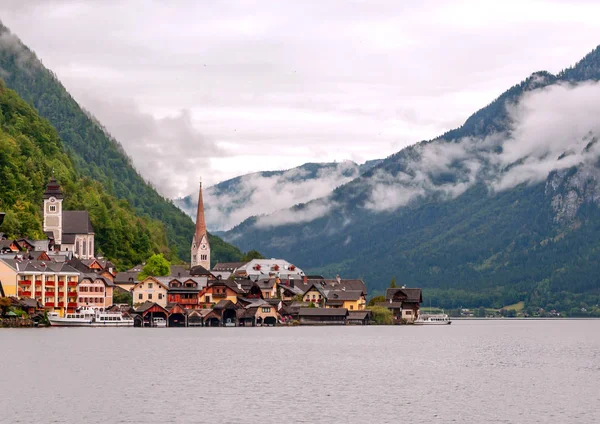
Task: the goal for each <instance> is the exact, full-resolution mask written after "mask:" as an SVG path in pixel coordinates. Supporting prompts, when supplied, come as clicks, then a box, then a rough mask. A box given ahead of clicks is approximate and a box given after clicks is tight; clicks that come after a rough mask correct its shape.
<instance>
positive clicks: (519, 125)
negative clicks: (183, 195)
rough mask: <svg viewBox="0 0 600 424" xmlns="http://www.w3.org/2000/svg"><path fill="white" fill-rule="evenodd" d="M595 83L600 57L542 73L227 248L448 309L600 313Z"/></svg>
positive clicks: (248, 230)
mask: <svg viewBox="0 0 600 424" xmlns="http://www.w3.org/2000/svg"><path fill="white" fill-rule="evenodd" d="M599 79H600V48H598V49H595V50H594V51H593V52H592V53H590V54H589V55H587V56H586V57H585V58H584V59H582V60H581V61H580V62H578V63H577V65H576V66H574V67H572V68H568V69H565V70H564V71H563V72H561V73H559V74H558V75H552V74H550V73H548V72H536V73H533V74H531V76H530V77H528V78H527V79H525V80H524V81H523V82H521V83H519V84H517V85H515V86H513V87H511V88H510V89H508V90H507V91H505V92H504V93H503V94H502V95H500V96H499V97H498V98H497V99H496V100H494V101H493V102H492V103H490V104H489V105H488V106H486V107H485V108H483V109H481V110H479V111H477V112H476V113H474V114H473V115H472V116H471V117H470V118H469V119H467V120H466V121H465V123H464V125H462V126H461V127H459V128H456V129H454V130H451V131H448V132H447V133H445V134H443V135H442V136H440V137H438V138H436V139H433V140H430V141H422V142H420V143H417V144H414V145H411V146H409V147H407V148H405V149H402V150H401V151H399V152H398V153H396V154H394V155H391V156H389V157H388V158H386V159H385V160H383V161H382V162H381V163H380V164H378V165H376V166H374V167H373V168H371V169H370V170H368V171H366V172H364V173H363V174H362V175H361V176H359V177H357V178H356V179H354V180H352V181H349V182H348V183H346V184H344V185H341V186H340V187H338V188H336V189H334V190H333V191H332V192H331V193H329V194H328V195H326V196H323V197H321V198H319V199H315V200H312V201H310V202H307V203H305V204H300V205H295V206H294V207H291V208H289V209H286V210H278V211H276V212H274V213H272V214H269V215H261V216H257V217H253V218H250V219H248V220H246V221H245V222H243V223H242V224H240V225H238V226H237V227H235V228H233V229H232V230H231V231H228V232H227V233H225V234H224V237H225V239H226V240H229V241H231V242H234V243H236V244H237V245H239V246H240V247H242V248H245V247H246V246H249V245H250V244H252V245H253V246H255V247H258V248H259V250H261V252H263V253H264V254H266V255H272V254H275V252H277V253H278V254H280V255H283V256H285V257H286V258H289V259H290V260H292V261H294V262H295V263H303V264H305V268H306V269H307V270H309V271H310V272H321V273H324V274H326V275H330V274H335V273H339V274H344V275H360V276H363V277H364V278H365V279H367V281H368V282H369V284H371V287H375V288H383V287H385V286H386V284H387V282H386V280H388V278H389V276H390V275H396V276H398V277H399V280H400V281H405V282H406V283H407V284H410V285H419V286H422V287H426V288H430V289H431V290H433V292H430V293H438V294H439V298H438V299H437V300H438V301H439V302H440V303H441V304H446V305H452V300H451V299H452V297H453V296H455V295H456V293H457V292H460V293H461V294H460V299H462V300H460V301H461V302H464V303H469V304H475V305H477V304H485V305H491V304H496V305H498V304H500V305H502V304H507V303H506V302H512V301H519V300H528V301H530V302H531V303H532V304H540V305H542V304H544V305H547V304H552V302H562V301H561V300H560V299H559V298H560V295H559V293H560V292H561V290H563V291H566V292H568V293H572V295H571V294H570V295H569V296H571V297H570V299H571V300H570V301H569V302H571V301H573V299H576V298H577V299H587V300H588V301H594V302H595V300H591V299H592V298H588V296H595V294H593V292H594V290H597V285H596V284H597V283H598V284H600V281H599V278H598V277H596V276H595V273H596V272H597V271H599V272H600V270H596V268H597V266H596V265H595V264H596V261H595V260H592V259H591V258H593V257H594V255H595V253H594V252H595V251H596V246H597V240H598V236H599V235H600V209H599V204H600V169H599V159H600V150H599V149H600V147H599V145H598V143H597V140H598V136H599V135H600V121H599V120H598V119H597V116H598V113H599V112H600V83H599V82H598V80H599ZM576 275H577V276H578V277H576ZM388 281H389V280H388ZM436 296H437V295H436ZM534 297H535V299H534ZM465 299H467V300H465ZM454 306H456V305H454Z"/></svg>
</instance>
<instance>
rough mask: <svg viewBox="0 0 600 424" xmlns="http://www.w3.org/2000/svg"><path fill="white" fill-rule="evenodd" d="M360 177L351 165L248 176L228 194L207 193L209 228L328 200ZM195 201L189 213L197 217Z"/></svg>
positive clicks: (216, 189)
mask: <svg viewBox="0 0 600 424" xmlns="http://www.w3.org/2000/svg"><path fill="white" fill-rule="evenodd" d="M315 169H316V171H315ZM358 175H359V166H358V165H357V164H355V163H353V162H350V161H344V162H339V163H327V164H313V165H311V166H310V167H309V166H304V167H299V168H292V169H289V170H286V171H278V172H271V173H265V174H263V173H253V174H248V175H244V176H242V177H240V178H239V179H236V180H234V181H235V182H234V183H228V182H225V183H224V184H225V185H226V186H227V187H228V188H227V189H226V190H222V189H219V187H221V186H219V187H209V188H208V189H205V190H204V193H203V200H204V205H205V215H206V221H207V225H208V227H209V228H210V229H214V230H217V229H218V230H228V229H230V228H232V227H234V226H235V225H237V224H239V223H240V222H242V221H244V220H245V219H247V218H249V217H251V216H256V215H268V214H271V213H273V212H276V211H279V210H282V209H286V208H290V207H292V206H294V205H297V204H301V203H306V202H309V201H310V200H313V199H318V198H321V197H324V196H327V195H329V194H330V193H331V192H332V191H333V190H334V189H335V188H336V187H338V186H340V185H342V184H345V183H347V182H349V181H351V180H353V179H354V178H356V177H358ZM192 199H193V201H192V202H191V207H190V208H189V210H187V212H188V213H189V214H190V215H192V216H193V215H194V214H195V212H196V204H197V199H198V197H197V195H195V196H194V197H193V198H192ZM317 210H321V211H322V210H324V208H321V207H320V208H315V209H312V212H311V213H314V212H316V211H317ZM298 214H299V215H301V216H302V217H306V216H310V213H307V212H306V211H300V212H298ZM303 219H304V218H303ZM277 222H283V221H282V220H279V221H277ZM270 225H274V224H272V223H271V224H270Z"/></svg>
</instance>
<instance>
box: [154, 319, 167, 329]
mask: <svg viewBox="0 0 600 424" xmlns="http://www.w3.org/2000/svg"><path fill="white" fill-rule="evenodd" d="M166 326H167V321H166V320H165V319H164V318H154V319H153V320H152V327H158V328H164V327H166Z"/></svg>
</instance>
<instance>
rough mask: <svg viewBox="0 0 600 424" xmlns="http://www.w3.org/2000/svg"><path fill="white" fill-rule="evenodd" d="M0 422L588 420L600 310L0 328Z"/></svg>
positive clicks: (597, 371) (598, 358) (594, 412)
mask: <svg viewBox="0 0 600 424" xmlns="http://www.w3.org/2000/svg"><path fill="white" fill-rule="evenodd" d="M0 343H1V346H2V351H3V355H2V356H3V364H2V373H1V377H0V394H1V395H0V411H2V412H1V413H0V414H1V415H0V422H19V423H31V422H44V423H45V422H57V423H63V422H66V423H120V422H123V423H163V422H165V423H183V422H185V423H188V422H215V423H238V422H246V423H258V422H260V423H282V422H283V423H296V422H298V423H300V422H305V423H314V422H327V423H345V422H347V423H369V422H373V423H387V422H389V423H397V422H401V421H404V420H412V421H413V422H443V423H446V422H460V423H479V422H494V423H496V422H503V423H536V422H539V423H546V422H562V423H597V422H600V407H599V406H598V405H600V389H599V386H598V382H600V321H592V320H565V321H558V320H554V321H552V320H550V321H527V320H513V321H510V320H498V321H455V322H453V324H452V325H451V326H431V327H416V326H403V327H341V328H340V327H318V328H306V327H293V328H214V329H211V328H181V329H133V328H132V329H127V328H114V329H110V328H82V329H78V328H49V329H14V330H11V329H6V330H0Z"/></svg>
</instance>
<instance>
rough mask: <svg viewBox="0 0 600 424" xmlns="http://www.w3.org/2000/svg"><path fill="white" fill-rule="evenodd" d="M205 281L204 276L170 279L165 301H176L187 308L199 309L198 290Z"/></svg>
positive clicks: (204, 285) (203, 285) (204, 284)
mask: <svg viewBox="0 0 600 424" xmlns="http://www.w3.org/2000/svg"><path fill="white" fill-rule="evenodd" d="M207 283H208V279H207V278H206V277H188V278H183V279H176V278H175V279H172V280H171V281H169V283H168V292H167V302H168V303H177V304H179V305H181V306H183V307H184V308H187V309H199V308H200V292H201V291H202V289H204V288H205V287H206V285H207Z"/></svg>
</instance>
